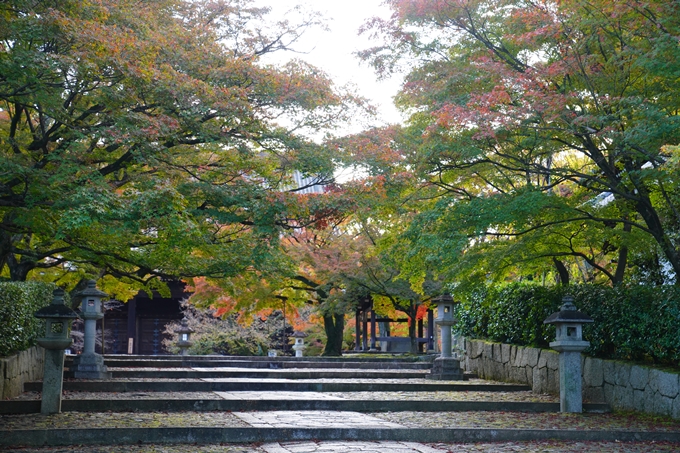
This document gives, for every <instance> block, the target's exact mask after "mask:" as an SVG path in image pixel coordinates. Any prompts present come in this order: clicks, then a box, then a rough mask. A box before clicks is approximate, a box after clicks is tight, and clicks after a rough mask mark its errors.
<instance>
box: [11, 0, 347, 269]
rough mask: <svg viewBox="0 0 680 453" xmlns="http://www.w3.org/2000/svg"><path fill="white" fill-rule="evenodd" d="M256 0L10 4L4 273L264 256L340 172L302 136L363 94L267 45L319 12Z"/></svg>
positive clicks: (243, 261)
mask: <svg viewBox="0 0 680 453" xmlns="http://www.w3.org/2000/svg"><path fill="white" fill-rule="evenodd" d="M266 13H267V10H266V9H263V8H255V7H253V6H252V5H251V2H250V1H249V0H200V1H188V0H150V1H145V2H139V1H132V0H86V1H81V0H78V1H75V0H64V1H58V2H42V1H39V2H36V1H32V0H8V1H5V2H2V4H0V272H2V274H3V275H4V276H5V277H6V278H10V279H13V280H23V279H26V278H27V276H28V274H29V272H30V271H31V270H33V269H36V268H47V267H54V266H58V265H61V266H66V268H67V269H73V268H75V267H80V268H83V267H85V266H89V265H91V266H93V269H96V272H99V273H100V275H101V274H108V275H112V276H114V277H118V278H126V279H128V280H130V281H138V282H142V283H143V282H148V281H149V280H150V279H153V278H156V277H159V276H160V277H176V276H198V275H203V276H208V277H221V276H225V275H235V274H237V273H238V272H239V271H241V270H243V269H245V268H247V267H249V266H256V267H266V265H267V263H268V262H269V261H270V260H273V258H272V254H273V253H276V250H277V248H276V243H277V241H278V237H279V232H280V231H281V230H282V229H285V228H287V227H290V226H291V225H293V224H295V225H297V224H299V221H298V220H297V219H294V218H292V214H291V213H294V212H295V207H296V206H297V205H298V198H299V197H298V196H297V194H296V192H295V191H294V190H291V187H294V186H293V184H292V179H291V177H290V175H291V173H292V172H293V170H299V171H300V172H301V173H302V174H304V175H314V176H316V177H317V178H318V179H319V181H321V182H323V181H325V180H326V179H330V178H332V174H333V171H332V163H331V159H330V156H329V155H328V153H327V151H326V150H325V149H323V148H322V147H321V146H319V145H316V144H315V143H313V142H311V141H310V140H308V139H305V138H304V136H303V135H300V134H301V133H302V132H305V131H318V130H320V129H322V128H328V127H331V126H333V125H334V124H337V123H339V122H341V121H342V119H343V117H344V116H345V115H347V114H348V112H349V109H348V108H349V107H351V106H352V105H354V106H356V105H357V99H356V98H353V97H351V96H349V95H342V94H339V93H338V92H337V91H336V90H335V89H334V88H333V86H332V83H331V82H330V80H329V79H328V78H327V77H326V76H325V75H324V74H323V73H322V72H321V71H319V70H318V69H316V68H314V67H312V66H310V65H308V64H305V63H303V62H299V61H291V62H290V63H288V64H286V65H283V66H281V67H274V66H271V65H266V64H264V63H262V58H261V57H262V56H263V55H265V54H267V53H270V52H274V51H279V50H282V49H286V48H287V47H288V45H289V44H290V43H292V42H294V41H295V40H296V39H297V38H298V37H299V36H300V34H301V33H302V32H303V31H304V29H305V28H307V27H309V26H312V25H314V24H315V23H316V18H314V17H313V16H311V17H310V18H309V20H308V21H307V22H305V23H302V24H289V23H287V22H279V23H272V22H271V21H267V20H266Z"/></svg>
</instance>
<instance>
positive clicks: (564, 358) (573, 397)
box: [543, 296, 593, 413]
mask: <svg viewBox="0 0 680 453" xmlns="http://www.w3.org/2000/svg"><path fill="white" fill-rule="evenodd" d="M543 322H544V323H545V324H555V329H556V339H555V341H553V342H551V343H550V347H551V348H553V349H554V350H556V351H558V352H559V353H560V359H559V360H560V364H559V367H560V368H559V374H560V411H561V412H578V413H580V412H582V411H583V395H582V390H581V379H582V372H581V352H582V351H583V350H585V349H586V348H587V347H588V346H590V343H589V342H587V341H583V324H584V323H591V322H593V319H592V318H591V317H590V316H588V315H586V314H583V313H581V312H580V311H578V310H576V306H575V305H574V298H573V297H572V296H564V298H563V299H562V307H561V309H560V311H558V312H555V313H553V314H552V315H550V316H548V317H547V318H546V319H545V321H543Z"/></svg>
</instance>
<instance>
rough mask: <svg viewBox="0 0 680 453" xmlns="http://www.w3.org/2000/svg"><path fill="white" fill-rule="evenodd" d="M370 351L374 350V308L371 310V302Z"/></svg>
mask: <svg viewBox="0 0 680 453" xmlns="http://www.w3.org/2000/svg"><path fill="white" fill-rule="evenodd" d="M371 351H376V348H375V310H373V303H371Z"/></svg>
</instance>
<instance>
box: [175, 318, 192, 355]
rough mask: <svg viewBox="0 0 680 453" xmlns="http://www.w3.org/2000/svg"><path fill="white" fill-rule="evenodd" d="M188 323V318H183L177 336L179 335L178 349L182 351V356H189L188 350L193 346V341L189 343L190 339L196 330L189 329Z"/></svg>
mask: <svg viewBox="0 0 680 453" xmlns="http://www.w3.org/2000/svg"><path fill="white" fill-rule="evenodd" d="M188 323H189V321H188V320H187V318H183V319H182V322H181V324H180V327H179V329H177V334H178V335H179V336H178V339H177V347H178V348H179V350H180V353H179V354H180V355H187V349H189V348H190V347H191V345H192V343H191V341H189V338H191V334H192V333H194V329H192V328H191V327H189V325H188Z"/></svg>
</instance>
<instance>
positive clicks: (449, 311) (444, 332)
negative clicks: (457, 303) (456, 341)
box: [428, 294, 463, 380]
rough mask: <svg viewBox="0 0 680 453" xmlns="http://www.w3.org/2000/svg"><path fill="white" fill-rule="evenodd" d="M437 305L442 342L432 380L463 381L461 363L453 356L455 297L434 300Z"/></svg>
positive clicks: (445, 296) (446, 296)
mask: <svg viewBox="0 0 680 453" xmlns="http://www.w3.org/2000/svg"><path fill="white" fill-rule="evenodd" d="M432 302H434V303H435V304H437V318H436V319H435V321H434V322H435V324H437V325H439V331H440V337H441V340H442V351H441V355H440V356H439V357H437V358H436V359H435V360H434V364H433V366H432V373H431V374H430V375H429V376H428V377H429V378H430V379H437V380H462V379H463V371H462V370H461V369H460V361H459V360H458V358H457V357H452V356H451V326H452V325H454V324H455V323H456V319H455V318H454V317H453V303H454V302H453V297H451V295H450V294H442V295H441V296H439V297H435V298H433V299H432Z"/></svg>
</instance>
